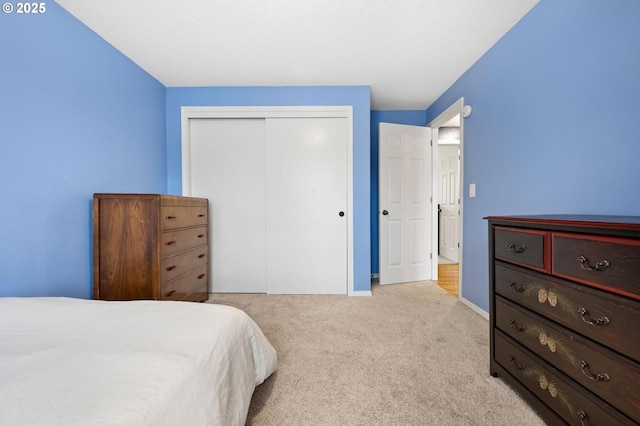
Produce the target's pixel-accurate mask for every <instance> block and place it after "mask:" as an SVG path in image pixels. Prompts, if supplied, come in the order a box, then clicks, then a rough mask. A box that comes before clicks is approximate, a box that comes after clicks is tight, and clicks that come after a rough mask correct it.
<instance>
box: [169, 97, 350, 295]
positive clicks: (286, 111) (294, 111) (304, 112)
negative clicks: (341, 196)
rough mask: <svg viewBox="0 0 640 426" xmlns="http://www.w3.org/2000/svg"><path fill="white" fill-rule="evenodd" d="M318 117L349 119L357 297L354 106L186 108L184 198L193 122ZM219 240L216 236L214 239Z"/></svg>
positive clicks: (183, 114)
mask: <svg viewBox="0 0 640 426" xmlns="http://www.w3.org/2000/svg"><path fill="white" fill-rule="evenodd" d="M300 117H304V118H314V117H336V118H346V119H347V126H348V130H347V271H346V272H347V294H348V295H349V296H353V295H355V291H354V283H355V277H354V268H353V229H354V228H353V107H351V106H344V105H341V106H237V107H225V106H221V107H220V106H183V107H181V127H182V129H181V132H182V142H181V145H182V195H184V196H191V155H190V153H191V134H190V131H189V130H190V125H189V120H191V119H199V118H300ZM214 238H215V237H214Z"/></svg>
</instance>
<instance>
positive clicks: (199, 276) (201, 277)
mask: <svg viewBox="0 0 640 426" xmlns="http://www.w3.org/2000/svg"><path fill="white" fill-rule="evenodd" d="M205 275H206V274H200V275H198V279H199V280H201V279H203V278H204V276H205Z"/></svg>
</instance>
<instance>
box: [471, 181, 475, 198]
mask: <svg viewBox="0 0 640 426" xmlns="http://www.w3.org/2000/svg"><path fill="white" fill-rule="evenodd" d="M475 196H476V184H475V183H470V184H469V197H471V198H473V197H475Z"/></svg>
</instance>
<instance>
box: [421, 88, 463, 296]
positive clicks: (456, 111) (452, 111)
mask: <svg viewBox="0 0 640 426" xmlns="http://www.w3.org/2000/svg"><path fill="white" fill-rule="evenodd" d="M463 107H464V98H460V99H458V100H457V101H456V102H454V103H453V104H452V105H451V106H449V107H448V108H447V109H446V110H444V111H443V112H442V113H440V115H438V116H437V117H436V118H434V119H433V120H432V121H431V122H430V123H429V124H428V126H429V127H431V128H432V129H433V139H434V140H435V141H436V143H435V144H434V145H436V144H437V140H438V128H440V127H442V126H443V125H444V124H445V123H447V122H448V121H450V120H451V119H453V118H455V117H456V115H459V116H460V175H459V187H458V191H459V194H460V230H459V231H460V233H459V240H460V247H459V248H458V268H459V278H458V287H459V291H458V294H459V296H458V297H459V298H462V284H463V276H462V261H463V259H462V247H463V245H462V243H463V228H464V227H463V215H464V176H463V171H464V119H463V118H462V108H463ZM436 147H437V145H436ZM435 151H437V149H436V150H435ZM435 157H436V156H434V163H433V173H434V176H433V185H434V188H433V190H434V194H438V198H439V191H440V188H439V184H438V182H439V179H437V175H436V173H439V172H440V165H439V164H438V163H437V162H436V161H438V159H436V158H435ZM433 206H434V209H433V212H434V215H435V217H436V220H435V221H434V224H435V227H434V234H433V235H437V232H438V230H437V226H438V225H437V215H438V206H437V203H434V204H433ZM433 240H434V242H435V245H436V251H435V253H437V252H438V247H437V245H438V239H437V237H436V238H434V239H433ZM433 260H434V268H435V269H434V271H435V272H434V274H433V275H434V277H433V280H437V279H438V257H437V256H434V259H433Z"/></svg>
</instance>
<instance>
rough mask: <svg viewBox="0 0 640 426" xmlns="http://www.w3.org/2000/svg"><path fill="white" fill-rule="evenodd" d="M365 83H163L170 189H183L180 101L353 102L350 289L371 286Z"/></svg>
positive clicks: (368, 94) (229, 103)
mask: <svg viewBox="0 0 640 426" xmlns="http://www.w3.org/2000/svg"><path fill="white" fill-rule="evenodd" d="M370 104H371V92H370V88H369V87H368V86H332V87H322V86H314V87H190V88H167V173H168V191H169V193H170V194H181V193H182V155H181V134H180V120H181V115H180V107H182V106H265V105H272V106H304V105H351V106H353V208H354V212H353V217H354V230H353V233H354V277H355V279H354V289H355V290H356V291H369V290H370V289H371V281H370V272H371V258H370V252H369V248H370V245H371V235H370V170H369V167H370V146H369V141H370V135H369V123H370V106H369V105H370Z"/></svg>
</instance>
